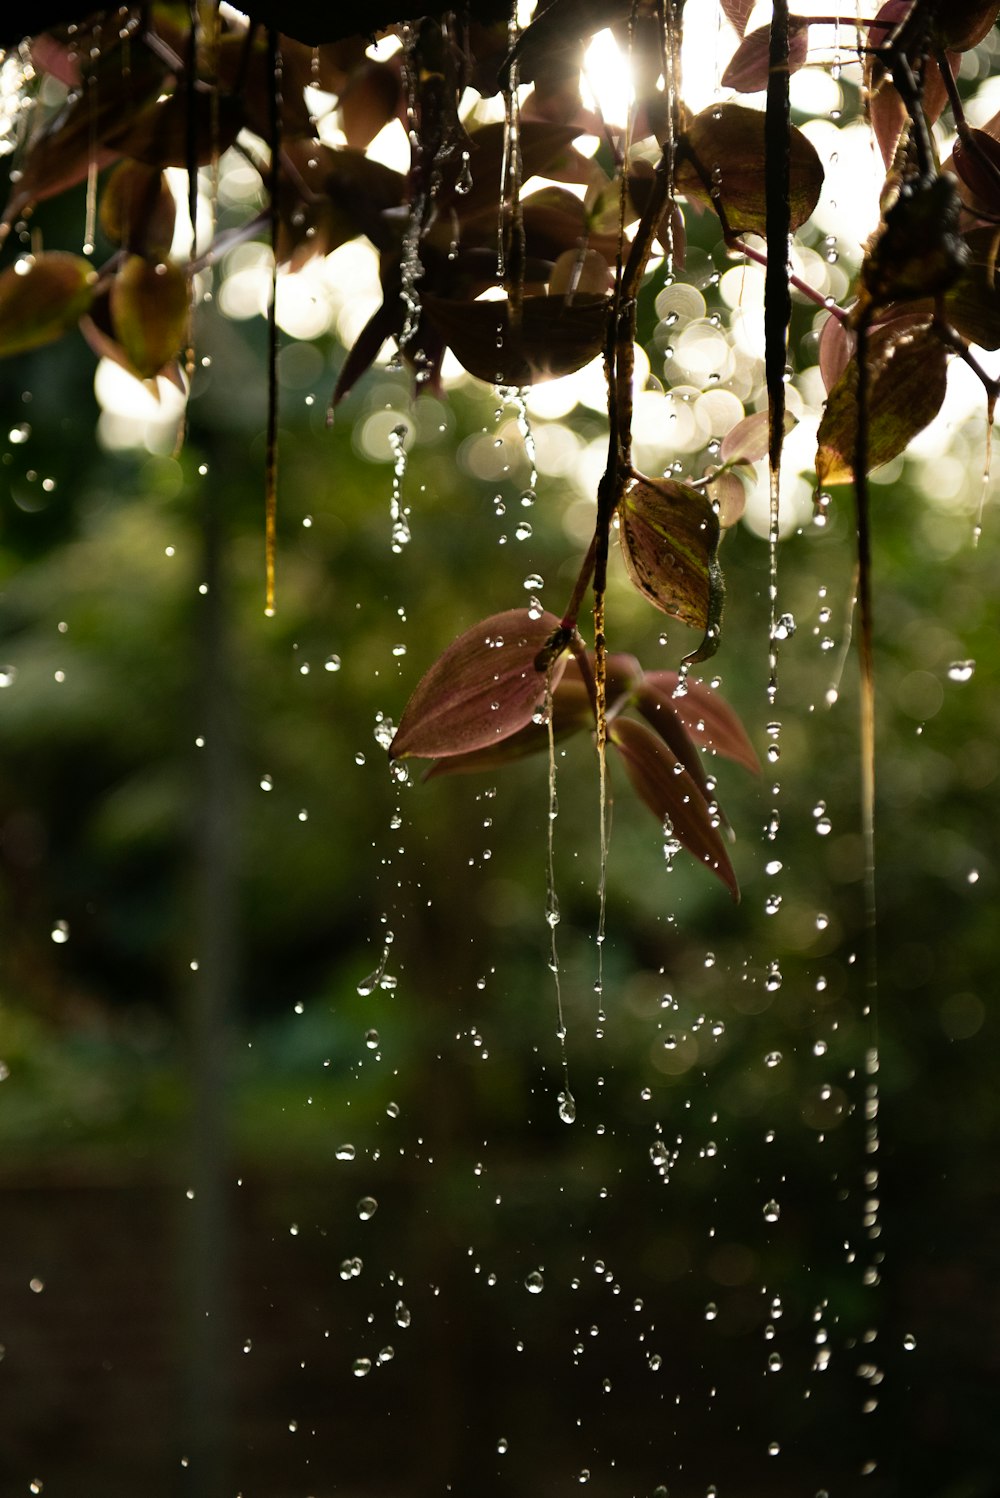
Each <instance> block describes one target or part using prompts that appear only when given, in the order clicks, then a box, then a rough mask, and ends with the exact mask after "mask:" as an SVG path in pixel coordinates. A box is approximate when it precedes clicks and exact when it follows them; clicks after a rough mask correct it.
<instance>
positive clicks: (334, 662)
mask: <svg viewBox="0 0 1000 1498" xmlns="http://www.w3.org/2000/svg"><path fill="white" fill-rule="evenodd" d="M323 669H324V670H325V671H339V670H340V656H339V655H328V656H327V658H326V660H325V661H324V662H323Z"/></svg>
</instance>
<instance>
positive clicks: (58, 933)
mask: <svg viewBox="0 0 1000 1498" xmlns="http://www.w3.org/2000/svg"><path fill="white" fill-rule="evenodd" d="M49 934H50V935H51V937H52V940H53V941H54V942H55V944H56V946H57V947H61V946H63V945H64V943H66V942H68V941H69V922H68V921H56V923H55V925H54V926H53V927H52V930H51V932H50V933H49Z"/></svg>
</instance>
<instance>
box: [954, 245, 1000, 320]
mask: <svg viewBox="0 0 1000 1498" xmlns="http://www.w3.org/2000/svg"><path fill="white" fill-rule="evenodd" d="M966 242H967V244H968V246H969V261H968V264H967V265H966V267H965V269H964V270H963V271H962V274H961V275H960V276H959V278H958V280H957V281H956V283H955V285H954V286H953V287H952V288H951V290H950V291H949V292H947V294H946V295H945V299H944V305H945V311H946V313H947V316H948V320H949V322H950V323H951V325H952V327H953V328H955V329H956V331H957V332H959V333H961V334H962V336H963V337H964V338H967V339H968V340H969V342H970V343H976V344H978V345H979V347H980V348H985V349H998V348H1000V280H998V276H997V259H996V251H997V230H996V229H973V231H972V233H971V234H969V235H968V236H967V238H966Z"/></svg>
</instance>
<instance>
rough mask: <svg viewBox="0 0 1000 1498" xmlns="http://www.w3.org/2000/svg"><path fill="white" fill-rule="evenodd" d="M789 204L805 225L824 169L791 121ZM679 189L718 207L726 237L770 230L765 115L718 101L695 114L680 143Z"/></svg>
mask: <svg viewBox="0 0 1000 1498" xmlns="http://www.w3.org/2000/svg"><path fill="white" fill-rule="evenodd" d="M788 165H789V207H790V210H791V227H792V229H798V228H801V226H802V225H803V224H804V223H805V221H806V219H807V218H808V217H809V215H810V214H811V213H812V211H813V209H814V208H815V207H816V204H817V202H818V201H819V194H820V189H821V188H822V186H823V167H822V165H821V163H820V159H819V156H818V155H817V154H816V150H815V147H814V146H813V145H812V143H811V141H809V140H807V138H806V137H805V136H804V135H803V134H802V132H801V130H797V129H796V128H795V126H794V125H793V126H792V128H791V134H790V137H789V163H788ZM674 180H675V183H676V187H677V191H678V192H679V193H681V194H683V196H684V197H687V198H692V199H694V200H695V201H696V202H700V203H706V204H708V205H710V206H711V207H713V208H715V210H716V212H717V213H718V214H719V216H720V218H721V219H722V220H723V226H724V228H725V230H726V233H727V236H728V237H733V236H735V235H737V234H741V233H753V234H761V235H763V234H764V233H765V231H766V227H767V225H766V212H765V187H766V172H765V153H764V114H763V113H762V111H761V110H759V109H748V108H747V106H746V105H745V104H720V105H713V106H712V107H711V108H709V109H705V110H702V112H701V114H698V115H695V117H694V119H693V120H692V121H691V123H690V125H689V126H688V129H687V130H686V131H685V133H684V135H683V137H682V141H681V152H680V159H679V160H678V164H677V171H676V173H675V179H674Z"/></svg>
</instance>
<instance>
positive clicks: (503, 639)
mask: <svg viewBox="0 0 1000 1498" xmlns="http://www.w3.org/2000/svg"><path fill="white" fill-rule="evenodd" d="M559 629H560V624H559V620H558V619H557V618H556V616H555V615H554V614H547V613H542V614H541V615H539V617H538V618H537V619H534V618H532V616H531V614H530V613H529V612H528V610H527V609H508V610H507V612H506V613H503V614H494V615H492V617H491V618H489V619H484V620H483V621H482V622H481V623H480V624H474V625H473V626H472V628H471V629H467V630H466V631H465V633H464V634H462V635H459V637H458V639H457V640H455V641H454V642H453V643H452V644H451V645H449V646H448V649H447V650H446V651H445V652H444V654H443V655H442V656H439V657H438V659H437V660H436V661H435V663H434V665H433V666H432V667H431V668H430V670H429V671H428V672H427V674H426V676H424V678H423V679H422V681H421V682H420V683H419V685H418V686H417V689H416V691H415V692H414V693H413V696H412V697H411V698H410V700H409V702H408V703H407V704H406V708H405V711H404V713H403V716H402V718H401V720H400V724H399V728H398V729H397V731H396V736H395V738H394V739H393V741H392V747H391V749H390V751H389V753H390V756H391V758H393V759H401V758H404V757H407V756H411V755H414V756H416V757H417V758H420V759H437V758H438V757H439V756H441V755H450V754H467V753H469V752H470V751H471V750H474V749H484V748H486V747H487V746H493V745H495V744H496V743H497V742H498V741H499V740H501V739H506V738H509V737H510V735H511V734H514V733H517V731H518V730H519V729H521V728H524V727H525V726H526V725H527V724H528V723H530V722H531V720H532V717H533V716H534V714H535V713H536V712H537V710H538V709H539V707H540V706H541V705H542V703H543V702H544V700H545V685H546V668H545V665H544V662H542V661H540V660H539V657H540V656H543V655H544V654H545V652H546V650H547V647H548V646H549V643H550V641H551V640H552V638H553V636H555V635H557V633H558V631H559ZM567 645H568V639H564V640H563V643H562V652H563V653H559V652H558V646H557V647H556V654H555V656H554V659H553V662H552V664H551V667H550V671H549V674H550V676H551V681H552V683H553V686H554V685H555V684H556V683H558V681H559V679H560V677H561V676H562V673H563V671H564V670H565V667H566V655H565V653H564V652H565V648H566V646H567Z"/></svg>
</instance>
